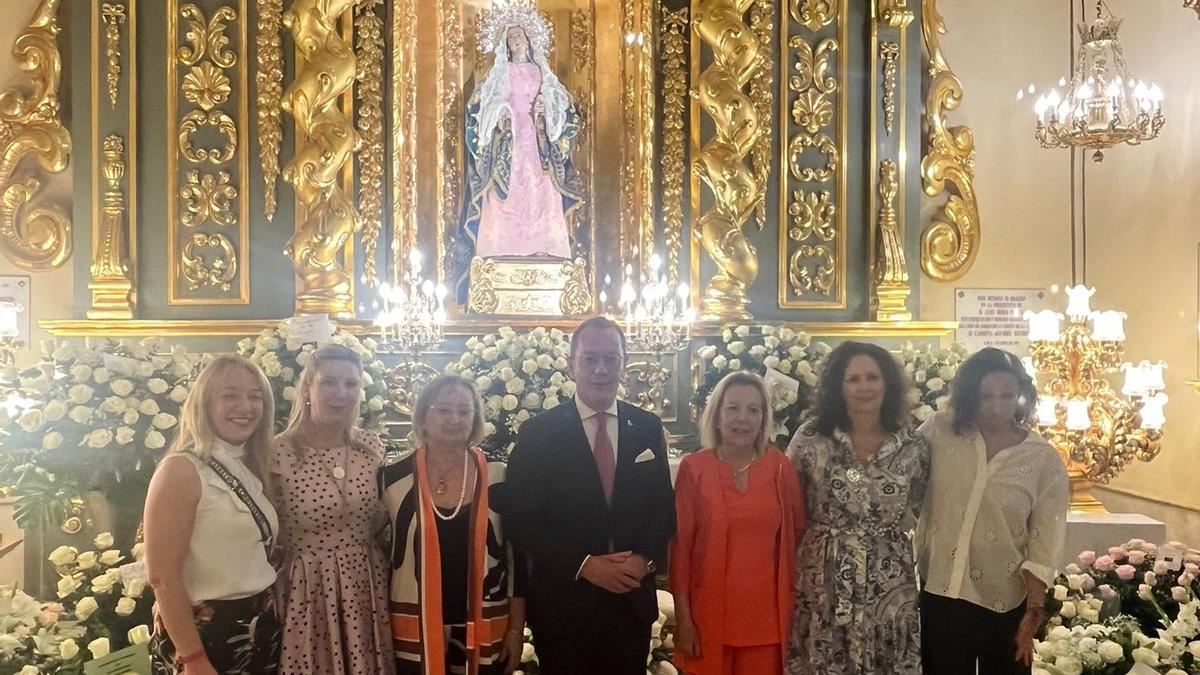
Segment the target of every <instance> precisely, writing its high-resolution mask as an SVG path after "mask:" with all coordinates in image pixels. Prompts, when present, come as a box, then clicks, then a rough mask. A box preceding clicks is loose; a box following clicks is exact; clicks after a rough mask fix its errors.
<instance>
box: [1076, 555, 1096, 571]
mask: <svg viewBox="0 0 1200 675" xmlns="http://www.w3.org/2000/svg"><path fill="white" fill-rule="evenodd" d="M1094 562H1096V552H1095V551H1084V552H1083V553H1080V554H1079V564H1080V565H1083V566H1084V567H1088V566H1090V565H1091V564H1092V563H1094Z"/></svg>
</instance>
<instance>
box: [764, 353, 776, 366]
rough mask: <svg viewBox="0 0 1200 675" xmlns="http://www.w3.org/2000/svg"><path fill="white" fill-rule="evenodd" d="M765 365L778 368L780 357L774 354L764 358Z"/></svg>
mask: <svg viewBox="0 0 1200 675" xmlns="http://www.w3.org/2000/svg"><path fill="white" fill-rule="evenodd" d="M763 365H764V366H766V367H768V368H776V367H778V366H779V357H778V356H775V355H774V354H772V355H770V356H768V357H767V358H765V359H763Z"/></svg>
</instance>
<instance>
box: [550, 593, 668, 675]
mask: <svg viewBox="0 0 1200 675" xmlns="http://www.w3.org/2000/svg"><path fill="white" fill-rule="evenodd" d="M605 600H606V602H601V603H598V605H597V607H596V609H595V611H594V612H593V613H592V615H591V616H590V617H589V618H590V619H591V620H592V621H591V626H590V627H589V628H586V629H583V630H580V631H578V632H572V633H557V632H551V631H545V632H543V631H539V630H538V628H537V627H534V629H533V647H534V651H536V652H537V656H538V666H539V667H540V672H541V674H542V675H645V673H646V658H647V656H648V655H649V654H650V624H648V623H644V622H642V621H640V620H638V619H635V618H634V617H633V616H632V615H631V614H630V611H629V605H628V604H627V603H625V602H623V599H622V598H606V599H605ZM543 630H544V629H543Z"/></svg>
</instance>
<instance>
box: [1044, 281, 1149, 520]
mask: <svg viewBox="0 0 1200 675" xmlns="http://www.w3.org/2000/svg"><path fill="white" fill-rule="evenodd" d="M1066 290H1067V296H1068V302H1067V316H1066V318H1067V327H1066V329H1065V330H1063V329H1062V328H1061V327H1060V323H1061V321H1062V319H1063V315H1062V314H1059V313H1058V312H1055V311H1053V310H1049V309H1045V310H1042V311H1040V312H1036V313H1035V312H1025V315H1024V318H1025V320H1026V321H1028V322H1029V341H1030V346H1029V354H1030V356H1029V357H1027V358H1026V359H1025V368H1026V370H1028V371H1029V372H1030V375H1032V376H1033V377H1034V378H1035V381H1039V380H1040V382H1039V384H1040V386H1039V400H1038V407H1037V411H1036V415H1037V420H1038V426H1039V427H1040V429H1041V432H1042V435H1043V436H1045V437H1046V439H1047V440H1049V441H1050V443H1051V444H1053V445H1054V447H1055V448H1056V449H1058V452H1059V454H1060V455H1062V456H1063V459H1064V462H1065V463H1066V465H1067V473H1068V475H1069V476H1070V479H1071V510H1072V512H1075V513H1104V512H1105V509H1104V506H1103V505H1102V504H1101V503H1100V502H1099V501H1098V500H1097V499H1096V498H1095V497H1094V496H1092V494H1091V487H1092V485H1093V484H1094V483H1100V484H1105V483H1108V482H1109V481H1110V480H1112V479H1113V478H1114V477H1116V476H1117V474H1119V473H1120V472H1121V471H1122V470H1123V469H1124V468H1125V467H1126V466H1127V465H1128V464H1129V463H1130V462H1132V461H1133V460H1135V459H1136V460H1139V461H1143V462H1148V461H1150V460H1151V459H1154V457H1155V456H1156V455H1157V454H1158V451H1159V448H1160V445H1161V442H1162V425H1163V422H1164V421H1165V417H1164V414H1163V407H1164V406H1165V405H1166V403H1167V395H1166V394H1164V393H1163V389H1165V384H1164V382H1163V370H1164V369H1165V368H1166V365H1165V364H1164V363H1163V362H1162V361H1158V362H1155V363H1151V362H1149V361H1142V362H1140V363H1138V364H1136V365H1135V364H1131V363H1127V362H1123V359H1124V353H1125V313H1124V312H1118V311H1112V310H1108V311H1102V312H1097V311H1092V310H1091V308H1090V306H1089V298H1090V297H1091V296H1092V294H1094V293H1095V292H1096V289H1095V288H1088V287H1086V286H1084V285H1082V284H1080V285H1077V286H1072V287H1069V288H1067V289H1066ZM1089 323H1090V324H1091V325H1090V327H1089V325H1088V324H1089ZM1122 371H1123V372H1124V374H1125V381H1124V385H1123V386H1122V387H1121V390H1120V392H1117V391H1115V390H1114V389H1113V387H1112V385H1111V384H1110V382H1109V378H1110V377H1113V376H1115V375H1116V374H1118V373H1120V372H1122Z"/></svg>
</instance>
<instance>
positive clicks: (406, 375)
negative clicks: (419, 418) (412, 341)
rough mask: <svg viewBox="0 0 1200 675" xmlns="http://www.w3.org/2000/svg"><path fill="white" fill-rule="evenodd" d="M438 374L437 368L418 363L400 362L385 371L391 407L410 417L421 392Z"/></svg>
mask: <svg viewBox="0 0 1200 675" xmlns="http://www.w3.org/2000/svg"><path fill="white" fill-rule="evenodd" d="M440 374H441V373H439V372H438V370H437V368H434V367H433V366H430V365H428V364H425V363H421V362H420V361H401V362H400V363H398V364H396V365H395V366H394V367H393V368H392V369H391V370H388V371H387V384H388V387H387V390H388V397H389V398H390V399H391V403H392V407H393V408H395V409H396V412H398V413H400V414H401V415H408V416H410V417H411V416H412V414H413V410H415V409H416V406H417V396H418V395H419V394H420V393H421V390H422V389H424V388H425V385H427V384H429V383H430V382H432V381H433V378H435V377H437V376H438V375H440Z"/></svg>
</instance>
